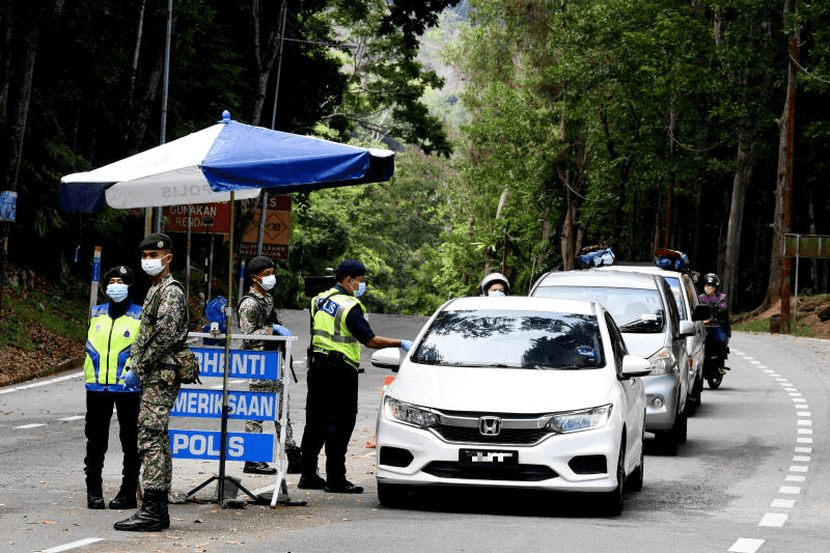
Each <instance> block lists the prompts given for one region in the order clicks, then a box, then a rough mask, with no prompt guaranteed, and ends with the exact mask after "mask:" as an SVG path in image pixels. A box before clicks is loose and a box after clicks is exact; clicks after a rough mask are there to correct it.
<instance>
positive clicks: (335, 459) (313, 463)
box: [300, 365, 357, 484]
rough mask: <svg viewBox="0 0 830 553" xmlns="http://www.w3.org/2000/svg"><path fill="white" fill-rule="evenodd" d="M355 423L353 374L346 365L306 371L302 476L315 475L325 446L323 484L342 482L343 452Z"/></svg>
mask: <svg viewBox="0 0 830 553" xmlns="http://www.w3.org/2000/svg"><path fill="white" fill-rule="evenodd" d="M356 420H357V371H356V370H355V369H354V368H353V367H350V366H348V365H334V366H332V365H326V366H317V367H314V368H309V370H308V396H307V399H306V423H305V430H304V431H303V440H302V443H301V446H300V447H301V449H302V459H303V461H302V462H303V474H305V475H313V474H316V473H317V457H318V456H319V454H320V451H321V450H322V449H323V446H324V445H325V448H326V480H327V481H328V482H329V483H330V484H338V483H341V482H343V481H345V480H346V450H347V449H348V447H349V440H350V439H351V437H352V431H353V430H354V426H355V421H356Z"/></svg>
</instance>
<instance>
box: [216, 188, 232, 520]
mask: <svg viewBox="0 0 830 553" xmlns="http://www.w3.org/2000/svg"><path fill="white" fill-rule="evenodd" d="M233 201H234V193H233V191H231V198H230V203H231V216H230V225H231V226H230V232H229V233H228V235H229V237H228V248H229V249H228V298H232V297H233V224H234V221H233V215H234V209H233ZM232 314H233V309H232V308H231V305H230V302H229V303H228V304H227V305H226V306H225V367H224V375H223V378H222V431H221V433H220V443H221V446H220V447H219V485H218V488H217V495H218V499H219V505H222V506H224V498H225V460H226V458H227V452H226V449H227V440H228V410H229V409H228V377H229V374H230V359H231V320H232V319H231V316H232Z"/></svg>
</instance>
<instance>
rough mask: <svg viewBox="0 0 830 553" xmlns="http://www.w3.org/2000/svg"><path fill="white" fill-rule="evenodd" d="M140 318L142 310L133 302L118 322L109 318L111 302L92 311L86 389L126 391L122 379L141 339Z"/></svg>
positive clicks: (86, 365)
mask: <svg viewBox="0 0 830 553" xmlns="http://www.w3.org/2000/svg"><path fill="white" fill-rule="evenodd" d="M140 318H141V307H139V306H138V305H136V304H134V303H131V304H130V307H129V308H127V311H126V312H125V313H124V314H123V315H121V316H120V317H118V318H117V319H113V318H112V317H110V316H109V304H108V303H103V304H101V305H96V306H95V307H93V308H92V317H91V319H90V321H89V332H88V333H87V341H86V360H85V361H84V376H85V377H86V389H87V390H92V391H99V392H100V391H104V390H108V391H110V392H124V391H127V390H126V387H125V386H124V383H123V382H119V380H120V379H121V374H122V373H123V372H124V371H125V370H126V369H125V366H126V364H127V359H129V357H130V348H131V346H132V343H133V341H134V340H135V338H136V336H138V327H139V324H140ZM130 391H132V390H130Z"/></svg>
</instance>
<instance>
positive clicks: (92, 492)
mask: <svg viewBox="0 0 830 553" xmlns="http://www.w3.org/2000/svg"><path fill="white" fill-rule="evenodd" d="M86 508H87V509H106V508H107V507H106V505H104V492H103V491H101V480H100V479H95V478H87V480H86Z"/></svg>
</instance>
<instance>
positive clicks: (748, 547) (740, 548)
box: [727, 538, 764, 553]
mask: <svg viewBox="0 0 830 553" xmlns="http://www.w3.org/2000/svg"><path fill="white" fill-rule="evenodd" d="M763 544H764V540H756V539H752V538H741V539H739V540H738V541H736V542H735V543H733V544H732V547H730V548H729V549H727V551H729V553H755V552H756V551H758V549H760V548H761V546H762V545H763Z"/></svg>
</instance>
